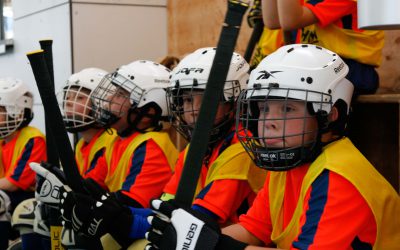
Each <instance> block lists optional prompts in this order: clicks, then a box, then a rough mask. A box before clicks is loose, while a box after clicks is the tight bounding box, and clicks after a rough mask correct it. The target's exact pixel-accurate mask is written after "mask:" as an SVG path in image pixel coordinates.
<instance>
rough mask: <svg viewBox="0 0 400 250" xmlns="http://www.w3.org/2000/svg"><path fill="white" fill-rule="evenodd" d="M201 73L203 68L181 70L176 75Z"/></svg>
mask: <svg viewBox="0 0 400 250" xmlns="http://www.w3.org/2000/svg"><path fill="white" fill-rule="evenodd" d="M203 71H204V69H203V68H182V69H180V70H179V71H178V72H177V73H176V74H180V73H183V74H186V75H189V74H190V73H191V72H193V73H202V72H203Z"/></svg>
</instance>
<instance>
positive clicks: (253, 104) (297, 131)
mask: <svg viewBox="0 0 400 250" xmlns="http://www.w3.org/2000/svg"><path fill="white" fill-rule="evenodd" d="M260 92H262V94H261V95H260ZM276 93H279V95H275V94H276ZM311 95H312V96H313V98H312V99H313V101H310V99H311V98H308V97H309V96H311ZM316 95H320V101H316V100H315V96H316ZM290 96H303V97H304V98H303V99H293V98H290ZM326 105H329V106H330V107H332V97H331V96H330V95H328V94H324V93H322V92H316V91H311V90H305V89H291V88H279V87H261V86H255V87H254V88H251V89H248V90H246V91H244V92H242V94H241V95H240V97H239V100H238V112H237V113H236V130H237V131H236V132H237V134H238V138H239V140H240V142H241V143H242V145H243V146H244V148H245V149H246V151H247V152H248V153H249V155H250V157H251V158H252V159H253V161H254V162H255V163H256V165H257V166H259V167H261V168H264V169H267V170H272V171H285V170H289V169H291V168H294V167H296V166H299V165H300V164H302V163H305V162H310V161H312V160H314V159H315V157H316V156H317V155H318V154H319V152H320V151H319V150H320V148H321V141H320V136H321V134H322V132H323V131H324V130H325V129H326V128H327V127H326V126H327V125H326V124H327V122H326V121H327V116H328V114H327V112H326V111H324V110H323V107H326ZM273 107H277V108H276V109H274V108H273ZM272 109H273V110H274V111H272ZM276 110H278V112H276ZM313 122H314V124H315V125H314V126H309V125H307V124H310V123H313ZM293 123H296V124H295V128H293ZM239 124H242V126H239Z"/></svg>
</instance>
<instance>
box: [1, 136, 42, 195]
mask: <svg viewBox="0 0 400 250" xmlns="http://www.w3.org/2000/svg"><path fill="white" fill-rule="evenodd" d="M17 159H18V160H17V161H16V163H15V164H14V166H11V167H12V171H9V173H8V175H7V176H5V177H6V178H7V180H8V181H10V182H11V183H12V184H14V185H15V186H17V187H19V188H21V189H23V190H26V189H28V188H29V187H33V186H34V184H35V176H36V174H35V172H34V171H33V170H32V169H31V168H30V167H29V163H30V162H41V161H45V160H46V142H45V140H44V138H42V137H34V138H31V139H30V140H29V141H28V142H27V143H26V145H25V147H24V150H23V151H22V153H21V154H20V155H19V156H18V158H17Z"/></svg>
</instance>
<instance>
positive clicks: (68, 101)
mask: <svg viewBox="0 0 400 250" xmlns="http://www.w3.org/2000/svg"><path fill="white" fill-rule="evenodd" d="M89 94H90V91H89V90H88V89H82V88H74V87H73V88H70V89H69V90H68V91H67V92H66V93H65V98H64V112H65V115H66V116H67V117H72V116H80V117H85V116H87V115H88V114H89V112H90V110H91V108H92V103H91V101H90V98H89Z"/></svg>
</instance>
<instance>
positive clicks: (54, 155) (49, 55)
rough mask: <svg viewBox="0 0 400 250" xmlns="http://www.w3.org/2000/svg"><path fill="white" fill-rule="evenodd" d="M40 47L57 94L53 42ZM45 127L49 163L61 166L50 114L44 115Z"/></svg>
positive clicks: (52, 85)
mask: <svg viewBox="0 0 400 250" xmlns="http://www.w3.org/2000/svg"><path fill="white" fill-rule="evenodd" d="M39 43H40V47H41V48H42V50H43V51H44V58H45V61H46V66H47V70H48V72H49V75H50V79H51V91H53V92H55V89H54V69H53V48H52V45H53V40H41V41H39ZM44 118H45V126H46V135H47V136H46V151H47V161H48V162H49V163H50V164H51V165H53V166H58V167H59V165H60V162H59V161H60V157H59V153H58V151H57V146H56V142H55V140H54V136H53V131H51V126H50V123H51V117H49V115H48V114H46V113H45V114H44Z"/></svg>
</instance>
